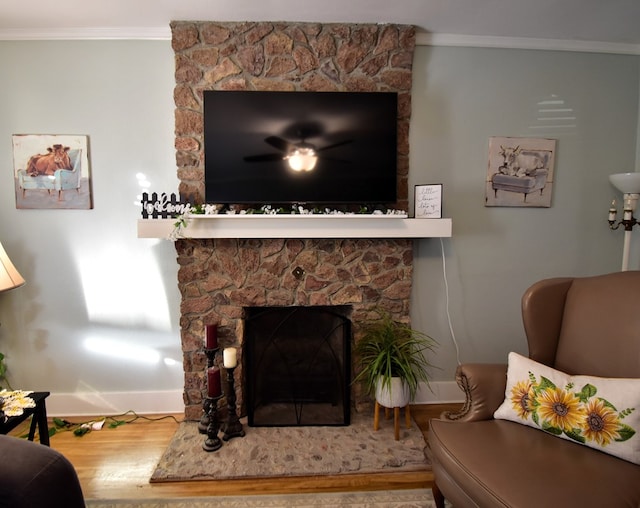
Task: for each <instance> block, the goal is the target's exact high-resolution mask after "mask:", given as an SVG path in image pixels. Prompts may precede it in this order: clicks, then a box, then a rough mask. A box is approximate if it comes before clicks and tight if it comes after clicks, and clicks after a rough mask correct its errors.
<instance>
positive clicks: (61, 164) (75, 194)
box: [13, 134, 92, 209]
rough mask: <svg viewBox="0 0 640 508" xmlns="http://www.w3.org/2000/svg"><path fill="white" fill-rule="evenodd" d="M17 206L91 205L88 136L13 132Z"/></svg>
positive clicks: (87, 206)
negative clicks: (14, 133)
mask: <svg viewBox="0 0 640 508" xmlns="http://www.w3.org/2000/svg"><path fill="white" fill-rule="evenodd" d="M13 161H14V168H13V171H14V180H15V192H16V208H18V209H23V208H51V209H56V208H57V209H63V208H64V209H70V208H71V209H90V208H92V199H91V181H90V179H89V161H88V156H87V136H65V135H37V134H16V135H14V136H13Z"/></svg>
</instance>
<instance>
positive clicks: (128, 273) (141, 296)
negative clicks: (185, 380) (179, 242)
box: [77, 244, 171, 331]
mask: <svg viewBox="0 0 640 508" xmlns="http://www.w3.org/2000/svg"><path fill="white" fill-rule="evenodd" d="M77 266H78V270H79V273H80V277H81V284H82V288H83V292H84V298H85V305H86V309H87V316H88V318H89V321H91V322H94V323H102V324H110V325H118V326H135V327H141V328H144V329H152V330H165V331H169V330H171V322H170V311H169V308H168V299H167V294H166V291H165V287H164V285H163V278H162V276H161V269H160V267H159V266H158V264H157V261H156V259H155V258H154V256H153V251H152V250H151V249H149V246H148V244H144V245H141V250H140V251H136V250H131V249H127V248H120V247H119V246H114V245H110V246H107V245H101V246H100V248H99V250H98V249H96V250H91V251H90V252H87V253H86V255H84V256H78V259H77Z"/></svg>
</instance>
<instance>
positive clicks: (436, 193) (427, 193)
mask: <svg viewBox="0 0 640 508" xmlns="http://www.w3.org/2000/svg"><path fill="white" fill-rule="evenodd" d="M414 211H415V218H416V219H441V218H442V184H441V183H437V184H431V185H416V187H415V194H414Z"/></svg>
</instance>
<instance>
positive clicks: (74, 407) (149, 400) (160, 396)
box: [47, 390, 184, 416]
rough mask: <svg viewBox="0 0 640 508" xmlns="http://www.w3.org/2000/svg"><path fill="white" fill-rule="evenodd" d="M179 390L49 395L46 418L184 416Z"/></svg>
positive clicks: (180, 391)
mask: <svg viewBox="0 0 640 508" xmlns="http://www.w3.org/2000/svg"><path fill="white" fill-rule="evenodd" d="M182 393H183V392H182V390H164V391H155V392H76V393H52V394H51V395H50V396H49V398H47V414H48V416H98V415H105V416H106V415H119V414H123V413H126V412H127V411H135V412H136V413H137V414H163V413H184V402H183V399H182Z"/></svg>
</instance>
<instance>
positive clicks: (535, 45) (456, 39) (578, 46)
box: [416, 32, 640, 55]
mask: <svg viewBox="0 0 640 508" xmlns="http://www.w3.org/2000/svg"><path fill="white" fill-rule="evenodd" d="M416 44H417V45H419V46H460V47H473V48H504V49H536V50H546V51H577V52H584V53H615V54H623V55H640V44H623V43H614V42H599V41H575V40H568V39H538V38H533V37H494V36H485V35H458V34H429V33H425V32H421V33H417V34H416Z"/></svg>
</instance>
